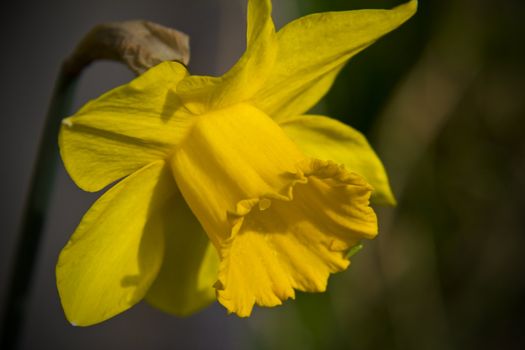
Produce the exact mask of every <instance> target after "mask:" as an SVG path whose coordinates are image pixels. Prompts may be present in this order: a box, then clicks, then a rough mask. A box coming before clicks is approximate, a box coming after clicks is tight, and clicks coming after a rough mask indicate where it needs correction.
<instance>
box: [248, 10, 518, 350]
mask: <svg viewBox="0 0 525 350" xmlns="http://www.w3.org/2000/svg"><path fill="white" fill-rule="evenodd" d="M396 4H399V2H398V1H396V2H394V1H386V0H385V1H379V0H378V1H373V2H371V1H365V0H359V1H358V0H336V1H325V0H301V1H298V5H299V8H300V10H301V12H302V15H304V14H307V13H312V12H319V11H329V10H347V9H357V8H369V7H370V6H373V7H377V8H385V7H386V8H388V7H391V6H394V5H396ZM419 6H420V7H419V12H418V14H417V15H416V16H415V17H414V18H413V19H412V20H411V21H410V22H409V23H407V24H406V25H404V26H403V27H402V28H400V29H399V30H397V31H395V32H394V33H392V34H390V35H388V36H387V37H386V38H383V39H381V40H380V41H379V42H378V43H376V44H375V45H373V46H372V47H370V48H368V49H367V50H365V51H364V52H363V53H361V54H360V55H359V56H358V57H356V58H355V59H353V60H352V62H350V64H349V65H348V66H347V67H346V68H345V69H344V70H343V71H342V73H341V75H340V77H339V78H338V80H337V82H336V84H335V86H334V89H332V90H331V92H330V93H329V94H328V95H327V96H326V98H325V99H324V101H323V104H322V106H321V108H320V109H321V112H323V113H326V114H327V115H330V116H334V117H338V118H340V119H341V120H343V121H345V122H347V123H349V124H351V125H353V126H355V127H357V128H358V129H360V130H361V131H363V132H365V133H366V134H367V135H368V136H369V138H370V139H371V142H372V144H373V145H375V147H376V149H377V151H378V153H379V154H380V156H381V157H382V159H383V160H384V162H385V165H386V167H387V170H389V173H390V176H391V179H392V184H393V187H394V192H395V193H396V195H397V197H398V200H399V205H398V207H397V208H395V209H391V208H378V213H379V216H380V235H379V236H378V238H377V239H376V240H375V241H373V242H366V243H365V247H364V249H363V251H362V252H360V253H358V254H357V255H356V256H355V257H354V258H353V259H352V261H353V264H352V266H351V267H350V268H349V270H348V271H347V272H344V273H341V274H338V275H336V276H333V277H332V278H331V280H330V285H329V290H328V292H327V293H324V294H319V295H311V294H309V295H303V294H299V295H298V296H297V301H296V302H295V303H286V305H285V306H283V307H282V308H280V309H279V310H280V311H277V310H272V311H271V312H268V311H266V310H260V309H259V310H257V311H256V317H255V318H253V319H251V320H250V322H251V326H252V329H253V336H254V339H255V340H254V341H255V344H254V345H255V346H256V347H257V348H260V349H285V348H302V349H492V348H502V349H524V348H525V333H524V332H523V329H525V293H524V292H525V278H524V271H523V267H524V266H525V255H524V254H523V253H522V251H523V247H525V230H524V229H525V216H524V215H523V212H524V211H525V99H524V97H523V93H524V91H525V66H524V64H523V63H524V62H525V46H524V45H523V44H522V41H523V39H522V38H523V37H524V34H525V30H524V26H523V24H522V23H523V20H522V18H521V16H522V14H525V11H524V10H525V3H524V2H523V1H520V0H515V1H502V2H491V1H488V0H486V1H477V0H452V1H445V2H443V1H437V0H429V1H420V5H419ZM276 311H277V312H276Z"/></svg>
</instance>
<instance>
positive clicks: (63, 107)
mask: <svg viewBox="0 0 525 350" xmlns="http://www.w3.org/2000/svg"><path fill="white" fill-rule="evenodd" d="M78 76H79V74H78V73H74V74H72V73H70V70H68V69H65V66H63V67H62V68H61V70H60V73H59V75H58V78H57V80H56V82H55V89H54V92H53V97H52V99H51V104H50V106H49V110H48V114H47V117H46V121H45V125H44V131H43V135H42V138H41V141H40V147H39V149H38V155H37V159H36V164H35V167H34V169H33V175H32V178H31V184H30V187H29V194H28V197H27V201H26V206H25V209H24V212H23V214H22V222H21V226H20V231H19V234H18V236H17V237H18V242H17V245H16V251H15V255H14V262H13V267H12V272H11V276H10V281H9V282H10V284H9V289H8V292H7V299H6V304H5V307H4V317H3V323H2V334H1V339H0V348H1V349H4V350H7V349H15V348H16V346H17V340H18V336H19V333H20V330H21V327H23V323H24V315H25V313H26V309H27V304H28V300H29V298H28V297H29V290H30V286H31V280H32V276H33V272H34V267H35V262H36V258H37V253H38V246H39V243H40V240H41V237H42V231H43V227H44V224H45V218H46V214H47V210H48V207H49V205H48V204H49V201H50V197H51V193H52V190H53V185H54V182H55V174H56V170H57V166H58V161H59V156H58V147H57V137H58V130H59V128H60V122H61V120H62V118H64V117H66V116H67V115H68V114H69V112H70V109H71V104H72V101H73V95H74V92H75V87H76V83H77V80H78Z"/></svg>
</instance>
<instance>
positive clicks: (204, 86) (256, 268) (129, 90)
mask: <svg viewBox="0 0 525 350" xmlns="http://www.w3.org/2000/svg"><path fill="white" fill-rule="evenodd" d="M416 8H417V2H416V1H410V2H408V3H405V4H403V5H400V6H398V7H396V8H394V9H392V10H360V11H343V12H329V13H318V14H312V15H309V16H306V17H302V18H299V19H297V20H295V21H293V22H291V23H289V24H287V25H286V26H284V27H283V28H282V29H280V30H279V31H277V32H276V31H275V28H274V24H273V22H272V19H271V3H270V1H269V0H249V2H248V15H247V17H248V19H247V22H248V25H247V49H246V51H245V52H244V54H243V55H242V57H241V58H240V59H239V61H238V62H237V63H236V64H235V65H234V66H233V67H232V68H231V69H230V70H229V71H228V72H227V73H226V74H224V75H223V76H220V77H209V76H195V75H190V74H189V73H188V71H187V69H186V68H185V66H183V65H182V64H179V63H176V62H164V63H161V64H159V65H157V66H155V67H153V68H151V69H149V70H148V71H146V72H145V73H144V74H143V75H141V76H139V77H138V78H136V79H135V80H133V81H131V82H130V83H129V84H126V85H124V86H121V87H118V88H116V89H114V90H111V91H109V92H108V93H106V94H104V95H102V96H101V97H99V98H98V99H96V100H93V101H91V102H89V103H88V104H86V105H85V106H84V107H82V108H81V109H80V110H79V111H78V112H77V113H76V114H75V115H73V116H72V117H69V118H66V119H64V120H63V123H62V127H61V132H60V137H59V144H60V152H61V156H62V160H63V162H64V165H65V167H66V170H67V172H68V173H69V175H70V176H71V178H72V179H73V181H74V182H75V183H76V184H77V185H78V186H79V187H80V188H82V189H84V190H86V191H99V190H102V189H103V188H105V187H106V186H108V185H110V184H113V183H115V184H114V185H112V187H111V188H110V189H109V190H108V191H106V192H105V193H104V194H103V195H102V196H101V197H100V198H99V199H98V200H97V201H96V202H95V204H94V205H93V206H92V207H91V208H90V209H89V211H88V212H87V213H86V214H85V216H84V217H83V219H82V221H81V222H80V224H79V226H78V228H77V229H76V231H75V232H74V234H73V236H72V237H71V239H70V240H69V242H68V243H67V245H66V246H65V247H64V249H63V250H62V252H61V254H60V257H59V260H58V264H57V269H56V275H57V285H58V290H59V293H60V298H61V301H62V305H63V308H64V311H65V314H66V317H67V318H68V320H69V321H70V322H71V323H73V324H75V325H82V326H85V325H91V324H95V323H98V322H101V321H104V320H106V319H108V318H110V317H112V316H114V315H117V314H119V313H121V312H123V311H125V310H126V309H128V308H130V307H131V306H133V305H134V304H136V303H137V302H139V301H140V300H142V299H145V300H146V301H147V302H149V303H150V304H151V305H153V306H155V307H157V308H159V309H161V310H164V311H166V312H169V313H172V314H176V315H188V314H191V313H193V312H195V311H197V310H199V309H201V308H203V307H205V306H207V305H208V304H209V303H211V302H212V301H214V300H218V301H219V303H221V304H222V305H223V306H224V307H225V308H226V309H227V310H228V312H231V313H235V314H237V315H239V316H241V317H244V316H249V315H250V313H251V312H252V308H253V306H254V305H255V304H257V305H260V306H276V305H280V304H282V302H283V301H284V300H286V299H289V298H294V296H295V291H296V290H299V291H305V292H322V291H324V290H325V289H326V286H327V280H328V277H329V275H330V274H332V273H335V272H339V271H342V270H344V269H346V268H347V267H348V265H349V263H350V262H349V259H348V255H347V253H348V251H349V250H351V249H352V248H354V247H356V246H358V245H359V242H360V241H361V240H362V239H371V238H373V237H374V236H375V235H376V234H377V219H376V215H375V213H374V211H373V209H372V208H371V207H370V203H369V202H370V200H371V201H372V203H377V204H394V203H395V200H394V197H393V195H392V192H391V189H390V186H389V183H388V179H387V175H386V172H385V170H384V168H383V165H382V164H381V161H380V160H379V158H378V157H377V155H376V154H375V152H374V151H373V150H372V148H371V147H370V145H369V144H368V142H367V141H366V139H365V137H364V136H363V135H362V134H360V133H359V132H358V131H356V130H354V129H352V128H351V127H349V126H347V125H345V124H343V123H340V122H338V121H336V120H334V119H331V118H329V117H326V116H320V115H305V113H306V112H307V111H308V110H309V109H310V108H311V107H312V106H314V105H315V104H316V103H317V102H318V101H319V100H320V99H321V98H322V97H323V96H324V95H325V94H326V92H327V91H328V90H329V89H330V87H331V85H332V83H333V81H334V79H335V78H336V76H337V74H338V73H339V72H340V70H341V68H342V67H343V66H344V64H345V63H346V62H347V61H348V60H349V59H350V58H351V57H353V56H354V55H355V54H357V53H358V52H360V51H361V50H363V49H365V48H366V47H367V46H369V45H371V44H372V43H373V42H375V41H376V40H377V39H378V38H379V37H381V36H382V35H384V34H386V33H388V32H390V31H392V30H394V29H395V28H397V27H398V26H399V25H401V24H402V23H403V22H405V21H406V20H407V19H409V18H410V17H411V16H412V15H413V14H414V13H415V11H416ZM313 48H315V50H313Z"/></svg>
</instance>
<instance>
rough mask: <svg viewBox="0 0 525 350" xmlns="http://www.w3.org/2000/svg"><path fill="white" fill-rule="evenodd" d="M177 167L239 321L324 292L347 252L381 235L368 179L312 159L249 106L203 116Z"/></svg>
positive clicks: (222, 293) (174, 162)
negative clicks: (296, 296)
mask: <svg viewBox="0 0 525 350" xmlns="http://www.w3.org/2000/svg"><path fill="white" fill-rule="evenodd" d="M171 166H172V171H173V174H174V176H175V179H176V181H177V184H178V186H179V189H180V190H181V192H182V194H183V196H184V198H185V199H186V201H187V203H188V205H189V206H190V208H191V209H192V211H193V213H195V215H196V216H197V218H198V219H199V221H200V223H201V224H202V225H203V227H204V229H205V230H206V233H207V234H208V236H209V237H210V239H211V240H212V242H213V243H214V244H215V246H216V247H217V249H218V250H219V254H220V258H221V265H220V273H219V280H218V283H217V284H216V288H217V289H218V296H219V301H220V302H221V303H222V304H223V305H224V306H226V307H227V308H228V310H229V311H230V312H235V313H237V314H239V315H240V316H247V315H248V314H249V313H250V310H251V308H252V306H253V304H254V303H258V304H260V305H264V306H273V305H277V304H280V303H281V300H284V299H286V298H288V297H292V296H293V289H294V288H295V289H300V290H305V291H320V290H323V289H324V288H325V285H326V280H327V278H328V275H329V273H331V272H335V271H340V270H342V269H344V268H346V266H347V265H348V261H347V260H346V259H345V257H344V256H345V252H346V250H347V249H348V248H350V247H351V246H352V245H354V244H356V242H357V241H358V240H359V239H360V238H371V237H373V236H374V235H375V234H376V232H377V225H376V218H375V214H374V212H373V211H372V209H371V208H370V207H369V206H368V198H369V196H370V192H371V188H370V186H369V185H368V184H367V183H366V182H365V180H364V179H363V178H361V177H360V176H359V175H357V174H352V173H349V172H347V171H345V170H344V169H343V168H342V167H341V166H337V165H335V164H334V163H327V162H322V161H313V160H310V159H308V158H306V157H305V156H304V155H303V154H302V153H301V152H300V151H299V150H298V148H297V147H296V145H295V144H294V143H293V142H292V141H291V140H290V139H289V138H287V137H286V135H285V134H284V132H283V131H282V129H281V128H280V127H279V126H278V125H277V124H276V123H275V122H273V121H272V120H271V118H270V117H268V116H267V115H266V114H264V113H263V112H261V111H260V110H258V109H256V108H254V107H253V106H250V105H245V104H240V105H235V106H232V107H230V108H227V109H223V110H220V111H215V112H213V113H209V114H205V115H203V116H201V117H199V119H198V120H197V122H196V123H195V124H194V125H193V127H192V129H191V130H190V132H189V133H188V136H187V138H186V139H185V140H184V142H182V143H181V144H180V145H179V146H178V148H177V149H176V150H175V152H174V154H173V157H172V158H171ZM294 187H296V188H295V189H294ZM292 192H293V193H292Z"/></svg>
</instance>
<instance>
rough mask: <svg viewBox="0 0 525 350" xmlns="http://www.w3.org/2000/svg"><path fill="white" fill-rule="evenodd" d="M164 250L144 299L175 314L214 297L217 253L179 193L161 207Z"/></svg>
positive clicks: (188, 312)
mask: <svg viewBox="0 0 525 350" xmlns="http://www.w3.org/2000/svg"><path fill="white" fill-rule="evenodd" d="M163 217H164V218H165V219H166V220H165V222H164V224H165V226H166V230H165V231H164V232H165V237H164V241H165V245H164V249H165V253H164V261H163V263H162V267H161V269H160V271H159V274H158V276H157V279H156V280H155V282H154V283H153V284H152V286H151V287H150V289H149V291H148V294H147V295H146V300H147V301H148V303H150V304H151V305H153V306H154V307H157V308H159V309H161V310H163V311H165V312H168V313H171V314H175V315H178V316H186V315H189V314H192V313H194V312H196V311H198V310H200V309H202V308H203V307H205V306H207V305H208V304H210V303H211V302H213V301H215V300H216V297H215V289H214V288H213V284H214V283H215V281H216V280H217V272H218V268H219V256H218V255H217V251H216V250H215V248H214V247H213V245H212V244H211V243H210V241H209V239H208V237H207V236H206V234H205V233H204V230H203V229H202V227H201V225H200V224H199V222H198V221H197V219H196V218H195V216H194V215H193V213H192V212H191V210H190V208H188V205H187V204H186V202H185V201H184V199H183V198H182V196H181V195H180V193H177V194H176V195H175V196H173V197H172V198H171V199H170V200H169V201H168V203H166V206H165V208H164V209H163Z"/></svg>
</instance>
